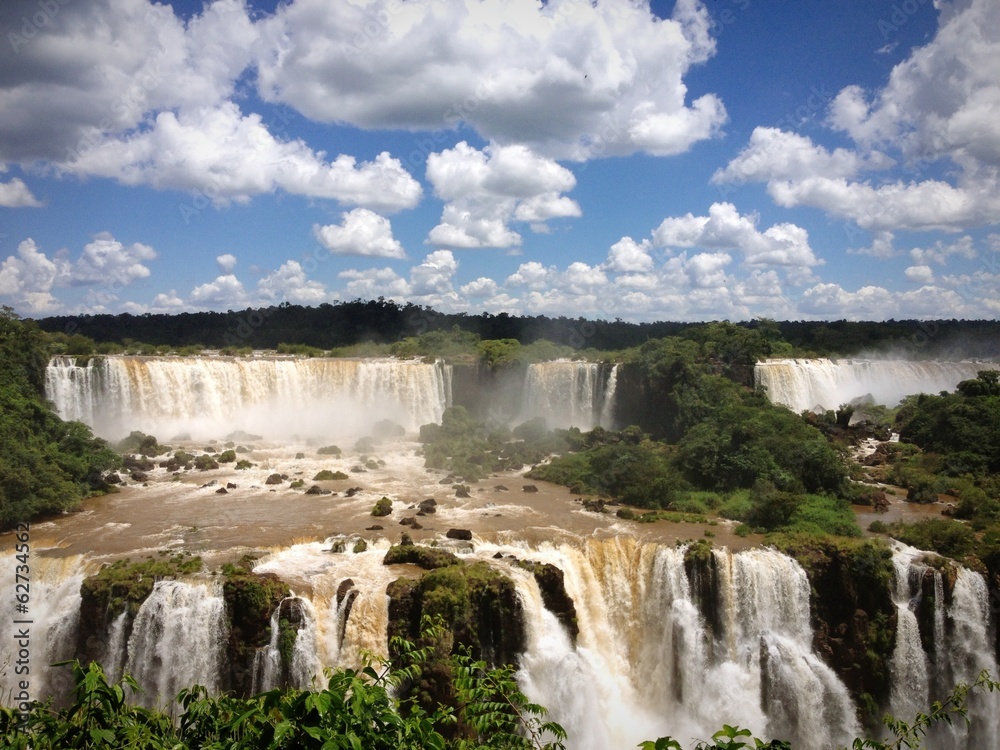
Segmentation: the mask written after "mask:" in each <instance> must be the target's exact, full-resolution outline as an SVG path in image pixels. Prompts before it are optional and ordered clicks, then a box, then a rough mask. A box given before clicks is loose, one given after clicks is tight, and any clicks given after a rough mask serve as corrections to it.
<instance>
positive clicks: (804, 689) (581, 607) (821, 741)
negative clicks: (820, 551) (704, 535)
mask: <svg viewBox="0 0 1000 750" xmlns="http://www.w3.org/2000/svg"><path fill="white" fill-rule="evenodd" d="M522 554H524V551H523V550H522ZM526 556H528V557H531V558H532V559H537V560H539V561H541V562H549V563H552V564H555V565H557V566H558V567H560V568H561V569H562V570H563V572H564V576H565V585H566V588H567V591H568V593H569V594H570V596H571V597H572V598H573V600H574V602H575V603H576V606H577V621H578V623H579V626H580V634H579V637H578V641H577V645H576V647H575V648H574V647H573V646H572V645H571V644H570V642H569V639H568V637H567V636H566V634H565V633H564V632H560V627H561V626H560V625H559V623H558V622H556V621H555V619H554V617H552V616H551V614H549V613H547V612H545V611H544V608H543V607H541V604H540V600H539V599H538V597H537V596H536V595H535V594H534V592H533V591H532V589H531V587H530V586H526V585H524V584H523V583H522V584H521V585H520V588H519V590H520V591H521V592H522V593H521V598H522V601H523V603H524V611H525V615H526V618H527V619H528V640H529V643H528V651H527V653H526V654H525V656H524V658H523V660H522V663H521V673H520V674H521V679H522V685H523V687H524V690H525V694H526V695H528V696H529V697H530V698H531V699H532V700H536V701H537V702H539V703H541V704H542V705H545V706H546V707H548V709H549V711H550V716H551V718H553V719H554V720H555V721H559V722H560V723H563V725H564V726H565V727H566V728H567V730H568V731H569V732H570V739H569V745H570V746H571V747H573V748H582V749H583V750H603V749H604V748H608V747H634V746H635V745H637V744H638V743H639V742H640V741H641V740H643V739H650V738H655V737H657V736H663V735H666V734H669V735H671V736H673V737H675V738H678V739H679V740H681V741H683V742H687V741H688V740H689V739H690V738H692V737H701V738H707V737H709V736H710V735H711V734H712V732H714V731H715V730H717V729H718V728H719V725H720V722H721V721H725V722H727V723H730V724H739V725H740V726H744V727H748V728H750V729H751V730H753V731H754V732H755V733H756V734H757V735H758V736H763V735H768V736H773V737H779V738H782V739H787V740H790V741H791V742H792V744H793V746H794V747H797V748H803V749H804V750H808V749H809V748H817V750H818V749H819V748H826V747H828V746H830V745H834V746H836V745H837V744H838V743H839V744H843V745H846V744H848V743H849V742H850V740H851V738H853V737H854V736H856V735H857V733H858V732H859V727H858V724H857V721H856V719H855V716H854V706H853V704H852V702H851V699H850V696H849V695H848V693H847V689H846V688H845V686H844V685H843V684H842V683H841V682H840V681H839V679H838V678H837V676H836V675H835V674H834V672H833V671H832V670H831V669H830V668H829V667H828V666H827V665H825V664H824V663H823V662H822V661H821V660H820V659H819V657H818V656H817V655H816V654H815V653H814V652H813V650H812V632H811V629H810V627H809V583H808V580H807V579H806V576H805V572H804V571H803V570H802V568H801V567H800V566H799V565H798V564H797V563H796V562H795V561H794V560H792V559H791V558H789V557H786V556H784V555H782V554H780V553H777V552H774V551H770V550H752V551H747V552H740V553H731V552H729V551H727V550H718V551H715V552H714V553H713V558H712V561H711V565H712V566H713V567H714V569H715V570H716V571H717V572H718V575H717V577H716V581H717V587H718V588H717V590H716V591H715V601H714V602H710V606H712V607H718V608H719V611H720V614H721V616H720V617H719V618H718V620H719V623H718V628H719V630H718V632H715V631H714V630H713V626H712V625H710V624H709V623H708V622H706V621H705V618H704V617H703V615H702V614H701V612H700V610H699V607H698V605H697V603H696V602H695V600H694V598H693V596H692V586H691V581H690V580H689V578H688V574H687V572H686V570H685V564H684V550H683V549H682V548H675V547H666V546H659V545H643V544H639V543H638V542H635V541H634V540H628V539H615V540H609V541H603V542H599V541H590V542H588V543H587V544H586V545H585V547H584V548H583V549H580V548H575V547H570V546H561V547H558V548H554V547H547V548H542V549H539V550H536V551H531V552H530V553H529V554H528V555H526ZM529 583H530V582H529Z"/></svg>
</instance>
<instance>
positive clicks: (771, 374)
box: [754, 359, 1000, 412]
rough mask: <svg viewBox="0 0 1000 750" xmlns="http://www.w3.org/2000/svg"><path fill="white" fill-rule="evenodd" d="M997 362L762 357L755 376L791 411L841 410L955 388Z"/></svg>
mask: <svg viewBox="0 0 1000 750" xmlns="http://www.w3.org/2000/svg"><path fill="white" fill-rule="evenodd" d="M998 368H1000V364H998V363H996V362H935V361H920V362H917V361H909V360H861V359H769V360H766V361H764V362H758V363H757V365H756V366H755V368H754V378H755V380H756V383H757V385H758V386H761V387H763V388H765V389H766V390H767V395H768V398H770V399H771V401H772V402H774V403H776V404H784V405H785V406H787V407H788V408H790V409H791V410H792V411H795V412H801V411H806V410H810V409H819V410H822V411H826V410H828V409H837V408H838V407H840V406H841V405H842V404H847V403H850V402H851V401H852V400H854V399H859V398H865V397H867V396H870V397H871V398H872V399H873V400H874V402H875V403H877V404H885V405H886V406H895V405H896V404H898V403H899V402H900V401H902V400H903V398H905V397H906V396H909V395H912V394H915V393H940V392H941V391H953V390H954V389H955V386H957V385H958V384H959V383H960V382H961V381H963V380H969V379H971V378H975V377H976V373H978V372H979V371H980V370H995V369H998Z"/></svg>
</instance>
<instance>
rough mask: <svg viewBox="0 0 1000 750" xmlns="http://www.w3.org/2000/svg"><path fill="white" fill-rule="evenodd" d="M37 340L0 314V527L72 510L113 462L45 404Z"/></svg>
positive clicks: (41, 340) (32, 329) (44, 352)
mask: <svg viewBox="0 0 1000 750" xmlns="http://www.w3.org/2000/svg"><path fill="white" fill-rule="evenodd" d="M48 361H49V349H48V345H47V342H46V339H45V335H44V334H43V333H42V332H41V331H39V330H38V328H37V327H36V326H34V325H32V324H30V323H25V322H22V321H20V320H18V319H17V318H16V316H14V315H13V313H12V312H11V310H10V309H9V308H4V309H3V310H2V311H0V529H7V528H10V527H12V526H13V525H14V524H16V523H18V522H21V521H27V520H30V519H32V518H35V517H37V516H39V515H45V514H49V513H57V512H59V511H63V510H67V509H69V508H72V507H73V506H74V505H76V504H77V503H78V502H79V501H80V500H81V499H82V498H84V497H86V496H87V495H88V494H89V493H90V492H92V491H94V490H95V489H98V488H100V487H102V481H101V475H102V473H103V472H104V471H106V470H107V469H110V468H112V467H113V466H115V465H117V463H118V462H119V460H120V457H119V456H118V455H117V454H115V453H114V452H113V451H111V450H110V449H109V448H108V447H107V445H106V444H105V443H104V441H103V440H100V439H97V438H95V437H94V436H93V435H92V434H91V432H90V428H89V427H87V426H86V425H84V424H82V423H81V422H64V421H63V420H61V419H59V417H58V416H56V414H55V413H54V412H53V410H52V407H51V405H50V404H49V403H48V402H47V401H46V399H45V368H46V366H47V364H48Z"/></svg>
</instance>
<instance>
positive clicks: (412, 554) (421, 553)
mask: <svg viewBox="0 0 1000 750" xmlns="http://www.w3.org/2000/svg"><path fill="white" fill-rule="evenodd" d="M461 563H462V561H461V560H459V559H458V558H457V557H455V555H453V554H452V553H451V552H448V551H447V550H443V549H436V548H434V547H426V546H424V545H422V544H394V545H393V546H392V547H390V548H389V551H388V552H386V553H385V557H384V558H383V559H382V564H383V565H403V564H410V565H417V566H419V567H421V568H423V569H424V570H436V569H437V568H446V567H448V566H449V565H460V564H461Z"/></svg>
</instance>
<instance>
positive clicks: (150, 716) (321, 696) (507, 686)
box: [0, 634, 1000, 750]
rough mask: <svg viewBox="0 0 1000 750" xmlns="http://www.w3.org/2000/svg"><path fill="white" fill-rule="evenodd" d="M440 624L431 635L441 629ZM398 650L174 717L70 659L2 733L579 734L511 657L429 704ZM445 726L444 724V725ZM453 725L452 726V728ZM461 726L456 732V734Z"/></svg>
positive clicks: (707, 748) (109, 743)
mask: <svg viewBox="0 0 1000 750" xmlns="http://www.w3.org/2000/svg"><path fill="white" fill-rule="evenodd" d="M433 637H434V636H433V634H432V635H430V636H429V638H433ZM393 651H394V652H395V653H396V654H398V655H399V656H398V658H397V661H395V662H394V663H392V664H390V665H387V666H385V667H384V668H381V669H377V668H376V667H375V666H373V665H371V664H366V665H365V666H364V667H363V668H362V669H360V670H357V671H355V670H349V669H345V670H337V671H335V672H330V673H328V675H327V684H326V686H325V687H324V688H323V689H321V690H317V691H308V690H286V691H282V690H272V691H270V692H267V693H263V694H261V695H257V696H253V697H251V698H242V699H241V698H234V697H232V696H229V695H221V696H217V697H212V696H210V695H208V693H207V691H206V690H205V689H204V688H202V687H198V686H195V687H193V688H191V689H189V690H183V691H181V693H180V695H178V697H177V702H178V704H179V705H180V706H181V708H182V711H183V713H182V717H181V719H180V721H179V722H177V723H175V722H174V721H173V720H172V719H171V717H170V716H169V715H168V714H166V713H163V712H159V711H155V710H150V709H146V708H142V707H141V706H136V705H133V704H132V703H130V702H129V698H130V697H131V696H132V695H134V694H135V693H136V692H137V691H138V689H139V686H138V684H137V683H136V682H135V680H134V679H132V678H131V677H130V676H128V675H126V676H124V677H123V678H122V679H121V680H120V681H119V682H117V683H114V684H109V683H108V681H107V679H106V677H105V675H104V672H103V670H102V669H101V666H100V665H99V664H98V663H97V662H92V663H91V664H89V665H87V666H86V667H84V666H82V665H81V664H79V663H78V662H69V663H65V666H68V667H69V668H71V669H72V673H73V679H74V682H75V684H76V689H75V693H74V696H75V697H74V699H73V700H72V701H71V703H70V705H68V706H65V707H63V708H59V709H53V708H52V707H50V706H47V705H45V704H42V703H37V702H35V703H31V704H27V703H26V704H24V706H23V710H18V709H17V708H7V707H0V742H2V744H3V745H4V747H8V748H11V750H29V748H30V750H69V749H71V748H80V749H83V748H102V747H141V748H147V749H148V750H195V749H197V750H223V748H225V750H251V749H252V750H265V749H266V750H284V749H285V748H306V749H310V748H316V749H317V750H318V749H319V748H343V749H344V750H347V749H348V748H351V749H353V750H360V749H361V748H364V750H474V749H480V750H562V749H563V748H564V747H565V746H564V741H570V740H571V738H569V737H567V734H566V731H565V730H564V729H563V727H561V726H560V725H559V724H556V723H554V722H551V721H545V713H546V711H545V709H544V708H543V707H542V706H539V705H537V704H533V703H531V702H530V701H529V700H528V699H527V697H526V696H525V695H524V694H523V693H521V691H520V688H519V687H518V685H517V682H516V679H515V675H514V671H513V669H512V668H510V667H501V668H497V669H491V668H489V666H488V665H487V664H486V663H485V662H483V661H475V660H473V659H472V658H470V657H468V656H465V655H457V656H454V657H452V660H451V661H452V664H453V670H454V673H455V680H454V684H455V688H456V698H457V699H458V700H457V705H458V708H457V709H455V708H450V707H445V706H441V705H439V706H437V707H436V708H435V709H434V711H433V712H431V713H428V712H426V711H425V710H424V709H423V708H422V707H421V706H420V705H419V703H418V702H417V701H416V700H415V699H414V698H413V697H405V698H402V699H397V698H395V697H394V695H395V694H397V692H399V689H400V688H402V687H405V686H406V685H409V684H413V683H415V682H418V681H419V680H420V679H421V677H422V675H423V670H424V668H423V664H424V662H425V660H426V658H427V657H428V656H429V654H430V651H431V648H430V647H427V646H425V647H423V648H418V647H416V646H415V645H414V644H412V643H409V642H408V641H406V640H405V639H396V641H395V642H394V649H393ZM998 688H1000V683H997V682H995V681H994V680H992V679H991V678H990V676H989V674H988V673H986V672H983V673H981V674H980V675H979V677H978V678H977V679H976V680H975V682H973V683H972V684H971V685H970V684H964V683H963V684H959V685H957V686H956V687H955V689H954V690H953V691H952V693H951V694H950V695H949V696H948V697H947V698H946V699H945V700H943V701H940V702H935V703H934V704H933V706H932V707H931V708H930V710H929V711H928V712H926V713H924V712H921V713H918V714H917V715H916V717H915V718H914V720H913V721H911V722H906V721H901V720H899V719H897V718H894V717H892V716H887V717H886V718H885V720H884V723H885V727H886V730H887V732H888V735H889V736H887V737H886V738H884V739H865V738H857V739H855V740H854V742H853V743H852V747H853V748H854V750H903V748H913V747H922V746H923V741H924V739H925V738H926V736H927V735H928V733H929V732H930V731H931V730H932V729H933V728H934V727H935V726H937V725H938V724H942V723H947V724H949V725H950V724H952V723H956V722H961V721H968V706H967V703H968V701H969V699H970V698H971V697H972V696H973V695H974V694H976V693H982V692H986V691H989V692H994V691H996V690H997V689H998ZM442 730H443V731H442ZM446 733H447V734H446ZM449 735H450V736H449ZM682 747H683V746H682V745H681V744H680V743H679V742H678V741H677V740H675V739H673V738H672V737H669V736H668V737H661V738H659V739H657V740H649V741H646V742H642V743H640V744H639V748H641V750H681V748H682ZM744 748H747V749H748V750H749V749H750V748H756V750H763V749H765V748H769V749H770V750H792V747H791V745H790V744H789V743H788V742H784V741H782V740H771V741H769V742H765V741H764V740H760V739H757V738H755V737H753V735H752V733H751V732H750V731H749V730H747V729H741V728H739V727H734V726H730V725H728V724H726V725H723V727H722V729H720V730H719V731H718V732H716V733H715V734H714V735H712V739H711V740H707V741H706V740H702V741H698V742H697V744H696V745H695V746H694V750H743V749H744Z"/></svg>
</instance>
